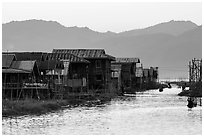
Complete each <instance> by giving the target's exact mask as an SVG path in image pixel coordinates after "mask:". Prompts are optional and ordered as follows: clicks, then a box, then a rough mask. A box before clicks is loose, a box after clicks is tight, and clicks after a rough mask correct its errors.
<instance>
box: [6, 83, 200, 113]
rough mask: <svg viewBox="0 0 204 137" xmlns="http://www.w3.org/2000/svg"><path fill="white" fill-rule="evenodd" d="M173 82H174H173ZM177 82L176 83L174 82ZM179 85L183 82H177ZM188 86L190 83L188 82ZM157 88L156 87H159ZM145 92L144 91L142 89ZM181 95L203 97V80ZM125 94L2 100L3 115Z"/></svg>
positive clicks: (92, 103)
mask: <svg viewBox="0 0 204 137" xmlns="http://www.w3.org/2000/svg"><path fill="white" fill-rule="evenodd" d="M172 84H173V83H172ZM174 84H175V83H174ZM176 84H177V85H178V86H179V87H181V86H182V85H183V83H176ZM159 86H162V87H163V88H167V85H166V84H159ZM159 86H158V87H157V88H159ZM187 86H188V83H187ZM157 88H156V89H157ZM141 92H143V91H141ZM178 95H179V96H194V97H202V82H197V83H195V84H193V85H191V90H184V91H182V92H180V93H179V94H178ZM119 96H123V95H122V94H118V93H117V94H116V92H114V93H112V92H108V93H101V94H90V95H86V96H79V95H77V94H76V95H69V96H66V97H65V98H64V99H49V100H36V99H25V100H8V99H3V100H2V117H15V116H23V115H40V114H46V113H49V112H54V111H57V110H63V109H66V108H73V107H77V106H88V107H91V106H96V105H101V104H104V103H106V102H109V101H111V99H113V98H115V97H119Z"/></svg>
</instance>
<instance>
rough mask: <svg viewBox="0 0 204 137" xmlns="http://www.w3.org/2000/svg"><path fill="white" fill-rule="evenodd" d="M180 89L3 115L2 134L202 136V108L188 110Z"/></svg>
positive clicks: (154, 91)
mask: <svg viewBox="0 0 204 137" xmlns="http://www.w3.org/2000/svg"><path fill="white" fill-rule="evenodd" d="M179 92H181V89H178V88H172V89H164V91H163V92H159V91H158V90H149V91H146V92H143V93H137V94H136V95H128V96H125V97H118V98H116V99H113V100H112V101H111V102H109V103H107V104H103V105H98V106H95V107H76V108H71V109H65V110H60V111H57V112H54V113H48V114H44V115H40V116H21V117H16V118H3V120H2V132H3V134H16V135H18V134H29V135H30V134H48V135H49V134H50V135H57V134H61V135H65V134H72V135H74V134H82V135H89V134H94V135H97V134H102V135H105V134H108V135H112V134H113V135H114V134H117V135H126V134H132V135H139V134H142V135H148V134H153V135H158V134H160V135H162V134H164V135H173V134H176V135H192V134H193V135H201V134H202V108H201V107H200V106H198V107H196V108H193V109H192V110H189V109H188V108H187V107H186V105H187V101H186V100H187V98H186V97H179V96H177V94H178V93H179Z"/></svg>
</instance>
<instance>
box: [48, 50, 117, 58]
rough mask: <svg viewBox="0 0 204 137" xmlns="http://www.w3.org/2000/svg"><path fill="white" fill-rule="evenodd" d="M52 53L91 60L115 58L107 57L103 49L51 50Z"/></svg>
mask: <svg viewBox="0 0 204 137" xmlns="http://www.w3.org/2000/svg"><path fill="white" fill-rule="evenodd" d="M52 52H53V53H70V54H73V55H75V56H78V57H81V58H86V59H92V58H104V59H110V60H115V57H112V56H110V55H107V54H106V53H105V50H104V49H53V51H52Z"/></svg>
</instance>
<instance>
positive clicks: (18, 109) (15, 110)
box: [2, 93, 116, 117]
mask: <svg viewBox="0 0 204 137" xmlns="http://www.w3.org/2000/svg"><path fill="white" fill-rule="evenodd" d="M114 97H116V95H113V94H111V93H105V94H100V95H95V96H86V97H85V96H84V97H82V96H81V97H77V96H68V97H66V99H58V100H56V99H50V100H35V99H26V100H6V99H4V100H2V117H15V116H23V115H40V114H45V113H48V112H54V111H57V110H62V109H65V108H72V107H77V106H95V105H101V104H103V103H105V102H108V101H111V99H112V98H114Z"/></svg>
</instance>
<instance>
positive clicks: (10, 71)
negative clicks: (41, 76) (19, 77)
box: [2, 68, 30, 73]
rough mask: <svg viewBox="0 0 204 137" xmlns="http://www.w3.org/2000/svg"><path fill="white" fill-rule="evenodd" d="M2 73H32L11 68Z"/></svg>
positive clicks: (3, 70)
mask: <svg viewBox="0 0 204 137" xmlns="http://www.w3.org/2000/svg"><path fill="white" fill-rule="evenodd" d="M2 73H30V72H29V71H25V70H19V69H13V68H9V69H2Z"/></svg>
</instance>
